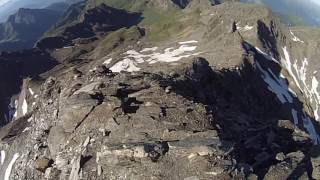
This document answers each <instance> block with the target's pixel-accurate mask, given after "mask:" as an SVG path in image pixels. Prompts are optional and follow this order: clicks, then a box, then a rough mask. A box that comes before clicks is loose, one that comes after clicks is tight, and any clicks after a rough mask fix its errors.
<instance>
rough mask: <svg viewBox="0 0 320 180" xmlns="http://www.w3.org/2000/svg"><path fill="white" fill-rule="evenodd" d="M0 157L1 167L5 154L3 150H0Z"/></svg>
mask: <svg viewBox="0 0 320 180" xmlns="http://www.w3.org/2000/svg"><path fill="white" fill-rule="evenodd" d="M0 156H1V165H3V163H4V160H5V159H6V152H5V151H4V150H1V152H0Z"/></svg>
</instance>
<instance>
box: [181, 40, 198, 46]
mask: <svg viewBox="0 0 320 180" xmlns="http://www.w3.org/2000/svg"><path fill="white" fill-rule="evenodd" d="M195 43H198V41H196V40H191V41H183V42H179V44H181V45H184V44H195Z"/></svg>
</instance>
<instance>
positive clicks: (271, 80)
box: [256, 47, 320, 144]
mask: <svg viewBox="0 0 320 180" xmlns="http://www.w3.org/2000/svg"><path fill="white" fill-rule="evenodd" d="M256 50H257V52H258V53H260V54H262V55H263V56H264V57H266V58H267V59H268V60H271V61H274V62H276V63H278V61H276V60H275V59H274V58H273V57H272V56H270V55H268V54H266V53H264V52H263V51H261V50H260V49H258V48H256ZM282 50H283V53H284V56H285V57H284V58H281V65H282V66H284V68H285V69H286V70H287V71H288V73H289V74H290V76H292V78H293V80H294V82H295V84H296V85H297V86H298V88H299V89H300V90H301V91H302V92H304V93H305V94H306V95H307V96H308V97H310V96H311V97H312V98H311V102H312V101H313V100H316V101H317V103H316V104H317V106H316V110H315V111H316V112H317V113H315V119H316V120H317V121H319V116H318V114H319V112H318V111H319V104H320V103H319V102H320V96H319V93H318V91H317V88H318V81H317V79H316V78H315V77H313V80H312V87H311V88H308V85H307V84H306V79H307V77H306V72H307V66H308V60H307V58H305V59H304V60H303V61H302V65H301V68H298V65H297V61H296V62H295V63H294V64H293V65H292V64H291V60H290V55H289V52H288V51H287V48H286V47H283V48H282ZM256 67H257V68H258V69H259V71H260V72H261V73H262V74H261V77H262V78H263V80H264V81H265V82H266V83H267V84H268V89H269V90H270V91H271V92H273V93H274V94H275V95H276V96H277V98H278V99H279V101H280V102H281V103H283V104H284V103H293V99H294V98H295V97H296V93H294V92H293V90H292V89H290V87H289V85H288V83H287V81H286V79H285V77H284V75H282V74H279V76H276V75H275V74H274V73H273V72H272V71H271V70H270V69H269V68H268V69H265V68H263V67H262V66H261V64H260V63H259V62H258V61H256ZM300 82H302V83H300ZM301 87H303V89H302V88H301ZM291 113H292V118H293V121H294V123H295V124H296V125H298V124H299V120H300V122H302V123H303V126H304V128H305V129H306V130H307V131H308V133H309V134H310V136H311V137H312V139H313V141H314V143H315V144H318V143H319V142H320V137H319V134H318V133H317V131H316V129H315V127H314V125H313V123H312V120H311V119H310V117H309V116H308V115H307V114H306V113H305V112H298V111H297V110H296V109H294V108H292V109H291Z"/></svg>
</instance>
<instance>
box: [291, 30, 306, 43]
mask: <svg viewBox="0 0 320 180" xmlns="http://www.w3.org/2000/svg"><path fill="white" fill-rule="evenodd" d="M290 34H291V35H292V41H294V42H301V43H304V42H303V41H301V40H300V39H299V38H298V37H297V36H296V35H295V34H294V33H293V32H292V31H291V30H290Z"/></svg>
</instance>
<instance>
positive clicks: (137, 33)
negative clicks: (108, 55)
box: [100, 26, 142, 51]
mask: <svg viewBox="0 0 320 180" xmlns="http://www.w3.org/2000/svg"><path fill="white" fill-rule="evenodd" d="M141 37H142V33H141V30H140V29H139V28H138V27H137V26H133V27H131V28H129V29H127V28H122V29H119V30H117V31H115V32H112V33H110V34H108V35H107V36H106V37H105V38H104V39H103V40H102V41H101V43H100V46H101V47H102V48H103V49H104V50H105V51H108V50H112V49H114V48H115V47H117V46H119V45H120V44H124V43H127V42H133V41H137V40H139V39H140V38H141Z"/></svg>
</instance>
